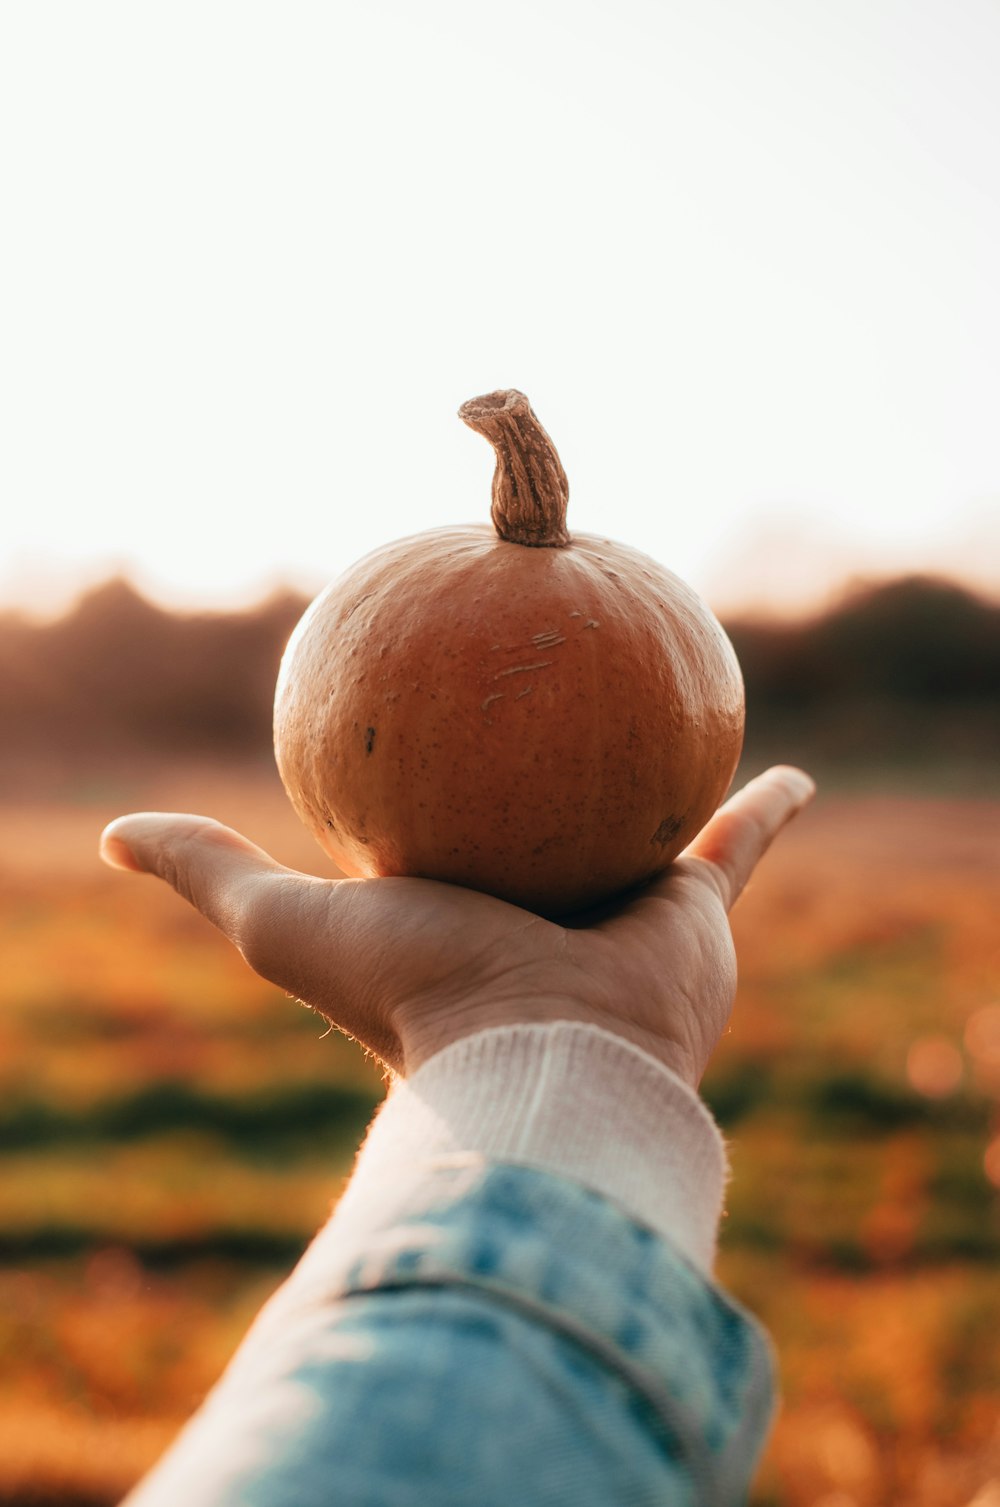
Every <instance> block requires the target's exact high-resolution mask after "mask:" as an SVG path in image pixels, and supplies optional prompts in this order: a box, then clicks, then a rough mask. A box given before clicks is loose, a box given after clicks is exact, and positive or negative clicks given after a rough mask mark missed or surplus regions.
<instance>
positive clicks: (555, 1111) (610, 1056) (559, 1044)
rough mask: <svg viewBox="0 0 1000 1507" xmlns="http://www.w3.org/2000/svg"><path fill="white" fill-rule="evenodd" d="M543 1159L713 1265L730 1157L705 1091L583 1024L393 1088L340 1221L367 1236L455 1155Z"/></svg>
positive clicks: (459, 1050)
mask: <svg viewBox="0 0 1000 1507" xmlns="http://www.w3.org/2000/svg"><path fill="white" fill-rule="evenodd" d="M456 1155H462V1156H463V1157H481V1158H482V1159H483V1160H485V1161H493V1162H513V1163H517V1164H519V1165H522V1166H529V1167H537V1168H540V1169H542V1170H544V1171H546V1172H552V1173H556V1174H558V1175H560V1176H563V1177H569V1178H573V1179H575V1180H576V1181H577V1182H579V1183H582V1184H584V1185H585V1186H587V1187H589V1188H591V1189H593V1190H594V1191H595V1192H596V1193H600V1194H602V1195H603V1196H604V1197H606V1198H608V1199H611V1200H612V1201H613V1202H614V1203H616V1204H618V1205H619V1206H620V1207H621V1208H622V1209H623V1210H624V1211H625V1212H626V1213H628V1214H629V1215H630V1216H631V1217H632V1218H634V1219H636V1220H638V1221H639V1222H640V1223H642V1224H645V1225H647V1226H648V1227H649V1228H651V1229H653V1230H655V1231H657V1232H658V1233H659V1234H660V1235H662V1236H664V1237H665V1238H666V1239H668V1240H671V1241H672V1242H673V1243H674V1244H675V1245H676V1246H677V1247H679V1249H680V1250H681V1251H682V1253H683V1254H684V1255H685V1256H686V1257H687V1258H688V1260H690V1261H691V1262H693V1263H694V1264H695V1265H696V1266H698V1267H700V1268H701V1269H702V1270H703V1271H705V1272H710V1271H711V1267H712V1264H713V1261H714V1255H715V1242H716V1235H717V1231H718V1224H719V1219H720V1217H721V1212H722V1200H723V1192H724V1188H725V1181H726V1171H727V1168H726V1155H725V1148H724V1144H723V1140H722V1136H721V1135H720V1133H719V1130H718V1127H717V1126H716V1124H715V1121H714V1120H713V1119H712V1117H711V1115H710V1114H709V1112H708V1110H707V1109H706V1107H705V1105H704V1104H703V1103H702V1101H701V1100H700V1099H699V1097H698V1095H697V1094H696V1093H695V1092H694V1090H693V1089H691V1088H689V1087H688V1086H687V1084H685V1083H684V1082H683V1081H682V1080H681V1079H680V1078H678V1077H677V1075H676V1074H675V1073H673V1072H671V1070H670V1069H669V1068H667V1067H665V1066H664V1065H663V1064H662V1063H660V1062H658V1061H657V1060H656V1059H655V1058H654V1057H651V1056H649V1054H648V1053H646V1052H644V1051H642V1050H641V1048H639V1047H636V1046H633V1045H632V1043H631V1042H628V1041H625V1040H623V1039H622V1038H621V1037H619V1036H615V1035H614V1034H613V1033H611V1032H609V1031H605V1030H602V1029H600V1028H599V1027H597V1026H588V1025H581V1024H579V1023H578V1022H575V1021H557V1022H550V1023H546V1024H539V1025H517V1026H504V1027H498V1028H496V1029H492V1030H488V1031H482V1032H479V1033H478V1034H476V1035H474V1036H468V1037H465V1038H464V1039H462V1040H461V1041H457V1042H455V1043H453V1044H452V1045H451V1046H449V1047H446V1048H445V1049H444V1050H443V1051H441V1052H438V1053H437V1054H436V1055H435V1056H434V1057H432V1058H430V1059H429V1060H428V1061H427V1062H425V1063H424V1064H423V1065H422V1066H421V1067H420V1068H418V1069H417V1071H416V1072H415V1073H414V1074H413V1076H412V1078H410V1079H408V1080H406V1081H399V1082H397V1084H396V1085H395V1086H394V1088H393V1089H392V1091H391V1093H390V1095H389V1097H388V1099H387V1101H386V1104H385V1105H384V1107H383V1108H382V1110H381V1112H380V1113H379V1114H378V1116H377V1117H376V1119H375V1122H374V1124H373V1126H372V1128H371V1131H370V1132H369V1135H368V1138H367V1140H366V1141H365V1144H364V1146H363V1148H362V1151H361V1154H360V1156H359V1158H358V1163H357V1166H356V1169H355V1173H354V1176H353V1177H352V1179H351V1182H350V1184H349V1186H348V1189H347V1191H346V1192H345V1194H344V1197H343V1199H342V1201H341V1205H340V1208H339V1209H338V1211H337V1216H336V1219H335V1223H336V1224H337V1225H339V1226H340V1227H341V1230H342V1232H343V1233H344V1234H346V1233H347V1227H350V1226H352V1225H353V1226H355V1227H356V1228H357V1230H358V1234H359V1235H360V1234H361V1230H362V1229H363V1228H365V1227H370V1226H371V1225H372V1224H373V1223H375V1222H377V1223H379V1224H384V1222H385V1219H386V1218H387V1217H391V1208H392V1205H393V1203H394V1200H395V1196H399V1197H402V1196H403V1195H404V1192H405V1190H408V1189H409V1190H412V1187H413V1184H414V1182H415V1181H416V1180H419V1173H420V1168H421V1166H429V1165H431V1164H432V1163H438V1162H440V1160H441V1159H442V1158H453V1157H455V1156H456Z"/></svg>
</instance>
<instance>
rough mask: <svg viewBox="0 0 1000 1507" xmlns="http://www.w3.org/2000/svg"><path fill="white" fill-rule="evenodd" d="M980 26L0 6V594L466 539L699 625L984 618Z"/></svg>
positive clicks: (994, 10)
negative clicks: (800, 618) (472, 408)
mask: <svg viewBox="0 0 1000 1507" xmlns="http://www.w3.org/2000/svg"><path fill="white" fill-rule="evenodd" d="M998 79H1000V6H998V5H997V3H996V0H962V3H961V4H958V5H956V4H955V0H613V3H612V0H504V3H503V4H502V5H499V4H497V5H470V4H469V3H468V0H422V3H421V4H419V5H414V4H412V3H410V0H372V3H369V4H362V3H352V4H348V3H345V0H341V3H337V0H323V3H310V0H294V3H288V0H273V3H260V0H258V3H254V0H233V3H227V0H193V3H191V0H172V3H171V4H169V5H164V4H151V3H148V4H146V3H139V4H137V3H135V0H122V3H109V0H88V3H87V4H86V5H81V4H79V3H78V0H63V3H58V0H31V3H23V4H17V5H13V4H12V5H4V6H2V7H0V215H2V217H3V222H4V228H3V233H2V235H0V263H2V266H0V274H2V275H0V403H2V410H0V411H2V430H3V442H2V445H0V517H2V520H3V521H2V525H0V602H19V603H22V604H28V605H31V606H34V607H36V608H48V607H50V606H52V605H53V603H54V602H56V601H62V600H65V599H66V598H67V596H68V595H69V594H71V593H72V592H73V591H74V590H75V589H77V588H78V587H79V586H80V584H81V583H83V582H86V581H93V580H96V579H100V578H101V577H103V576H104V575H106V574H107V573H108V572H109V571H110V570H112V569H121V568H125V569H128V570H129V571H131V572H132V573H133V574H134V575H135V577H136V579H137V580H138V581H139V582H140V584H141V585H143V586H144V587H145V588H146V589H147V590H149V591H151V592H153V593H154V594H155V595H157V596H159V597H161V598H163V599H165V600H170V601H174V602H182V603H218V604H221V605H228V604H230V603H233V602H236V601H238V600H241V599H246V598H248V597H251V596H253V595H257V594H259V593H260V592H261V591H262V590H263V589H265V588H266V587H267V586H269V585H272V584H274V583H275V582H277V581H279V580H290V581H292V582H293V583H295V584H298V585H304V586H314V585H316V586H318V585H319V584H321V583H322V582H323V581H324V580H325V579H327V578H328V577H329V576H331V575H333V574H335V573H337V572H338V571H339V570H341V569H342V568H343V567H344V566H346V565H347V564H349V563H350V562H351V560H353V559H355V558H356V557H357V556H359V555H361V554H363V553H365V552H366V551H367V550H369V549H372V548H375V547H377V546H378V545H379V544H380V543H382V542H384V541H387V540H389V539H392V538H394V537H397V536H399V535H401V534H407V533H412V532H417V531H419V530H422V529H425V528H432V527H436V526H438V525H441V524H445V523H452V522H459V521H471V520H477V519H478V520H485V518H486V517H487V511H488V504H489V482H490V476H491V472H492V464H491V456H490V452H489V450H488V447H487V446H486V444H485V442H484V441H483V440H481V439H480V438H479V437H478V436H475V435H473V434H472V433H471V432H470V431H468V430H467V429H465V427H464V426H463V425H462V424H461V423H460V422H459V421H458V420H457V419H456V418H455V417H454V413H455V409H456V408H457V407H458V405H459V404H460V403H461V402H462V401H463V400H464V399H465V398H468V397H471V396H474V395H475V394H477V393H480V392H483V391H488V390H490V389H492V388H494V387H501V386H516V387H520V388H522V389H523V390H524V391H525V392H527V393H528V395H529V397H530V398H531V400H532V403H533V405H534V407H535V408H536V410H537V412H538V414H539V416H540V418H541V419H542V422H543V423H544V424H545V425H546V427H547V428H548V430H549V432H550V433H551V434H552V436H553V438H554V440H555V442H556V444H557V445H558V447H559V450H560V452H561V455H562V459H563V462H564V464H565V466H566V469H567V471H568V473H569V477H570V484H571V502H570V525H571V528H573V527H575V528H576V529H577V530H580V531H588V532H594V533H602V534H608V535H610V536H613V537H616V538H620V539H624V540H626V541H627V542H629V543H631V544H633V545H635V546H637V547H639V548H641V549H645V550H646V551H648V552H649V553H650V554H652V555H654V556H656V557H657V558H658V559H660V560H661V561H662V562H663V563H664V564H666V565H668V566H670V567H671V568H672V569H674V570H677V571H678V572H679V573H680V574H682V575H684V576H685V577H687V578H688V579H689V580H690V581H691V582H692V583H693V584H694V585H695V586H696V587H697V588H698V589H700V590H701V591H703V592H704V593H706V594H707V595H708V597H709V599H710V600H711V601H712V602H713V603H714V605H716V606H717V607H723V608H725V607H731V606H732V605H735V604H740V605H745V604H748V603H760V602H761V601H764V600H771V601H775V602H782V603H786V604H794V603H797V602H800V601H805V600H808V599H809V598H810V597H811V596H813V595H815V593H817V592H820V591H823V590H825V589H826V588H828V587H829V586H830V585H831V584H833V583H835V582H837V581H839V580H841V579H843V578H844V577H845V576H848V575H851V574H852V573H859V572H860V573H864V574H884V573H888V572H893V571H896V570H904V569H914V568H923V569H938V570H948V571H952V572H961V573H962V574H963V575H964V576H965V577H966V578H967V579H970V580H973V581H974V582H977V583H978V584H980V585H982V586H985V587H988V588H990V589H992V590H995V591H1000V443H998V435H1000V87H998V83H997V81H998Z"/></svg>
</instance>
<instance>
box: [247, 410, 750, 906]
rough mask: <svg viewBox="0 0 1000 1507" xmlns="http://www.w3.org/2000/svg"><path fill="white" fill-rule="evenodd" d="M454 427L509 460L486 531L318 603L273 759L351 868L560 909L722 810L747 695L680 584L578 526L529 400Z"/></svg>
mask: <svg viewBox="0 0 1000 1507" xmlns="http://www.w3.org/2000/svg"><path fill="white" fill-rule="evenodd" d="M460 416H461V417H462V418H463V419H464V420H465V422H466V423H467V424H469V425H470V426H471V427H472V428H473V429H476V430H477V431H479V432H480V433H482V434H484V435H485V436H486V437H487V438H488V439H489V440H490V441H491V443H492V444H493V446H494V448H495V450H496V456H497V463H496V473H495V475H494V479H493V509H492V518H493V527H490V526H488V525H485V524H479V525H477V524H472V525H470V526H468V527H465V528H442V529H436V530H433V531H432V532H430V533H425V534H418V535H416V536H414V537H412V538H409V539H401V540H399V541H397V542H396V543H394V544H389V545H387V546H386V547H385V548H383V549H379V550H376V551H375V552H374V554H371V555H368V556H367V557H366V558H365V559H363V560H361V561H360V562H359V563H358V564H357V565H355V566H353V567H352V568H351V569H350V570H349V571H347V573H346V574H345V575H343V576H341V578H340V579H339V580H337V581H335V582H334V583H333V584H332V585H331V586H329V587H328V588H327V590H326V591H325V592H323V593H322V595H321V596H319V597H318V598H317V599H316V601H315V602H313V604H312V606H311V607H310V608H309V609H308V611H307V612H306V614H305V616H304V617H303V619H302V621H301V622H300V623H299V625H298V627H297V628H296V630H295V632H294V634H293V636H292V639H291V641H290V643H289V645H288V649H287V651H286V654H285V657H284V659H283V661H282V665H281V672H280V675H279V679H278V688H277V697H276V703H275V720H274V735H275V751H276V755H277V761H278V767H279V770H280V772H281V777H282V780H283V782H284V785H285V788H286V790H287V792H288V794H289V796H290V798H291V801H292V803H293V805H294V807H295V809H296V811H297V812H298V814H299V816H300V817H301V818H302V820H303V821H304V822H305V823H306V825H307V826H308V827H310V828H311V829H312V831H313V832H314V834H315V835H316V837H317V838H318V839H319V841H320V843H321V844H322V846H323V847H324V848H325V849H326V851H327V853H328V854H329V855H330V857H331V858H332V859H333V860H334V862H335V863H336V864H337V865H338V866H339V868H340V869H341V870H343V872H344V873H345V874H348V875H353V876H374V875H401V874H407V875H416V876H423V877H426V878H430V879H440V880H446V881H448V882H450V883H452V884H462V885H468V886H471V887H472V888H474V889H478V890H485V891H487V892H488V893H489V894H492V895H498V896H500V897H501V898H503V899H505V900H510V901H513V902H515V903H516V904H518V905H522V906H525V907H527V908H528V909H529V910H533V911H538V912H540V913H541V914H543V915H548V916H556V915H564V914H566V913H568V912H572V911H575V910H579V909H582V908H585V907H589V906H592V905H594V904H597V903H599V902H601V901H604V900H606V899H609V898H610V897H612V896H615V895H617V894H618V893H619V892H621V891H624V890H627V889H629V888H631V887H632V886H634V885H637V884H639V883H641V882H642V881H644V880H647V879H649V878H651V877H652V876H653V875H655V874H657V873H658V872H660V871H661V870H662V869H664V868H665V867H666V866H667V864H669V863H670V861H671V859H673V858H674V857H675V856H676V855H677V853H679V852H680V850H681V849H682V848H683V847H685V846H686V845H687V844H688V843H689V842H690V841H691V839H692V838H693V837H694V835H695V833H696V832H698V830H699V829H700V828H701V827H702V826H703V825H704V824H705V822H706V821H707V820H708V818H709V817H710V816H711V815H712V813H713V812H714V811H715V809H716V807H717V806H718V804H719V802H720V801H721V799H722V797H723V796H724V795H725V793H726V790H727V788H728V786H729V783H730V781H731V779H732V776H733V772H734V770H735V768H736V763H737V760H738V758H739V754H740V748H741V744H742V740H743V682H742V678H741V676H740V670H739V665H738V663H737V660H736V656H735V654H734V652H733V649H732V646H731V645H730V643H729V640H728V639H727V638H726V635H725V634H724V632H723V631H722V628H721V627H720V626H719V624H718V623H717V622H716V620H715V618H714V617H713V616H712V614H711V613H710V612H709V610H708V608H707V607H706V606H705V605H704V604H703V603H702V602H701V601H700V600H699V598H698V597H697V596H696V595H695V593H694V592H693V591H692V590H691V589H690V588H689V587H688V586H686V585H685V584H684V582H683V581H681V580H679V579H678V577H677V576H675V575H672V574H671V573H670V572H669V571H667V570H664V569H663V567H662V566H660V565H657V564H656V562H655V561H653V560H651V559H649V558H648V557H647V556H645V555H643V554H640V553H639V552H638V551H637V550H633V549H629V548H628V547H627V546H626V545H623V544H614V543H612V542H610V541H609V540H607V539H600V538H596V537H593V536H589V535H583V534H578V535H575V536H570V535H568V534H567V532H566V522H565V519H566V502H567V497H568V486H567V483H566V476H565V473H564V471H563V469H562V466H561V465H560V463H559V458H558V456H557V455H556V452H555V449H554V448H553V446H552V442H551V440H550V439H549V437H548V435H547V434H546V433H545V431H544V429H543V428H542V427H541V425H540V424H539V422H538V420H537V419H536V417H535V415H534V413H533V412H532V410H531V407H530V405H529V404H528V400H527V398H525V397H524V395H523V394H522V393H519V392H513V391H507V392H496V393H490V394H489V395H488V396H486V397H482V398H476V399H474V400H473V401H472V402H470V403H466V404H465V405H463V407H462V408H461V409H460Z"/></svg>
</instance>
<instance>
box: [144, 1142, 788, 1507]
mask: <svg viewBox="0 0 1000 1507" xmlns="http://www.w3.org/2000/svg"><path fill="white" fill-rule="evenodd" d="M772 1399H773V1384H772V1362H771V1351H770V1346H769V1343H768V1341H767V1339H766V1337H765V1335H764V1333H763V1331H762V1330H761V1329H760V1327H759V1326H758V1325H757V1323H756V1322H755V1321H754V1320H753V1319H751V1318H750V1317H749V1316H748V1315H747V1314H746V1313H744V1312H743V1311H742V1310H741V1309H740V1308H739V1307H738V1306H737V1305H736V1304H735V1303H734V1302H733V1301H732V1300H731V1299H730V1298H729V1297H727V1296H726V1295H725V1294H724V1293H723V1292H722V1291H721V1290H720V1289H719V1288H717V1287H716V1286H714V1285H713V1284H712V1283H711V1282H709V1281H707V1280H706V1279H705V1277H704V1276H702V1275H701V1273H700V1272H698V1271H697V1270H696V1269H695V1268H694V1267H693V1266H692V1265H690V1264H689V1263H688V1262H687V1261H686V1260H685V1259H684V1258H683V1257H682V1256H681V1255H680V1254H679V1252H678V1251H677V1250H676V1249H675V1248H674V1247H673V1246H672V1245H671V1244H670V1243H669V1242H668V1241H666V1240H664V1239H662V1238H661V1237H660V1236H658V1235H656V1234H654V1233H652V1232H651V1231H650V1230H648V1229H646V1228H645V1227H644V1226H642V1225H640V1224H638V1223H636V1222H635V1221H634V1220H632V1219H631V1218H630V1217H629V1216H628V1215H627V1214H626V1213H624V1212H623V1211H622V1210H621V1209H619V1208H618V1207H617V1206H616V1205H615V1204H614V1203H612V1202H611V1201H610V1200H609V1199H606V1198H604V1197H602V1196H601V1195H599V1194H597V1193H594V1192H592V1191H590V1190H588V1189H586V1188H584V1187H583V1186H581V1185H580V1184H578V1183H576V1182H573V1181H571V1180H569V1179H567V1178H563V1177H559V1176H554V1175H552V1174H550V1173H548V1172H543V1171H538V1170H535V1169H533V1168H528V1167H523V1166H514V1165H505V1164H495V1163H494V1164H490V1163H479V1164H475V1165H472V1166H467V1165H463V1166H455V1165H447V1164H445V1165H440V1166H438V1167H435V1168H433V1169H431V1171H430V1172H429V1173H427V1174H426V1175H425V1176H424V1177H423V1178H422V1179H421V1182H420V1191H419V1196H417V1197H415V1198H414V1199H413V1200H411V1202H410V1205H409V1206H408V1207H407V1208H406V1209H405V1210H404V1211H403V1212H402V1213H398V1212H397V1213H396V1215H395V1216H394V1218H393V1219H392V1220H391V1222H389V1223H388V1224H387V1225H386V1226H385V1227H384V1228H382V1229H379V1230H377V1231H376V1232H374V1233H373V1234H372V1235H371V1237H370V1238H369V1239H368V1240H367V1241H366V1244H365V1248H364V1253H363V1255H361V1256H359V1255H358V1253H357V1250H350V1251H348V1252H345V1253H344V1255H343V1257H341V1256H340V1255H338V1250H337V1242H336V1220H335V1219H334V1220H333V1221H332V1222H331V1225H329V1226H328V1227H327V1229H326V1231H324V1232H323V1233H322V1234H321V1235H320V1236H319V1237H318V1239H317V1242H316V1243H315V1244H314V1246H313V1247H312V1249H311V1250H310V1252H309V1253H307V1255H306V1257H305V1258H304V1260H303V1262H302V1263H301V1265H300V1267H299V1268H298V1270H297V1272H296V1273H294V1274H293V1276H292V1277H291V1278H290V1279H289V1282H288V1283H287V1284H286V1285H285V1287H284V1288H283V1289H281V1291H280V1292H279V1293H278V1294H277V1295H276V1297H275V1298H274V1299H272V1301H271V1303H270V1304H269V1305H268V1307H267V1308H265V1310H264V1312H263V1314H262V1315H261V1317H260V1319H259V1320H258V1321H257V1324H256V1325H255V1326H254V1328H253V1329H252V1330H251V1332H250V1334H249V1335H248V1337H247V1339H246V1340H245V1341H244V1344H243V1346H242V1347H241V1350H240V1351H239V1352H238V1353H237V1356H236V1358H235V1360H234V1362H233V1363H232V1365H231V1366H230V1368H229V1370H228V1371H227V1373H226V1375H225V1376H224V1378H223V1380H222V1381H221V1382H220V1384H219V1386H218V1387H217V1388H216V1389H215V1391H214V1392H213V1393H212V1395H211V1397H210V1398H209V1400H208V1402H207V1403H206V1405H205V1407H204V1408H203V1409H202V1411H201V1412H200V1414H199V1415H198V1416H197V1417H196V1419H195V1420H194V1421H193V1423H192V1424H190V1425H189V1426H188V1429H187V1430H186V1431H185V1432H184V1434H182V1436H181V1438H180V1440H179V1442H178V1443H177V1444H176V1445H175V1446H174V1448H173V1450H172V1451H171V1452H170V1453H168V1455H167V1456H166V1457H165V1459H164V1461H163V1462H161V1464H160V1466H159V1467H157V1469H156V1470H155V1471H154V1472H153V1474H152V1476H150V1477H149V1478H148V1479H147V1481H146V1482H145V1483H144V1484H143V1485H142V1486H140V1488H138V1490H137V1492H136V1493H135V1495H134V1496H133V1497H130V1498H129V1502H130V1507H167V1504H168V1503H169V1504H170V1507H237V1504H238V1507H417V1504H421V1507H431V1504H433V1507H459V1504H461V1507H501V1504H502V1507H514V1504H523V1507H543V1504H544V1507H674V1504H676V1507H682V1504H683V1507H687V1504H691V1507H696V1504H697V1507H728V1504H735V1503H740V1502H743V1501H744V1500H745V1498H746V1493H747V1488H748V1485H749V1482H750V1480H751V1477H752V1474H753V1471H754V1468H755V1465H756V1461H757V1457H758V1454H759V1451H760V1449H761V1446H762V1443H763V1441H764V1438H765V1435H766V1431H767V1427H768V1423H769V1419H770V1413H771V1408H772Z"/></svg>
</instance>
